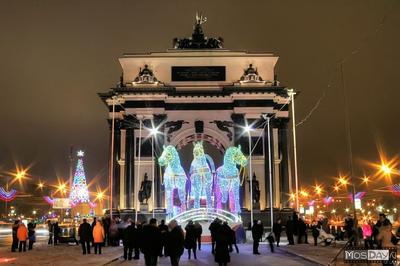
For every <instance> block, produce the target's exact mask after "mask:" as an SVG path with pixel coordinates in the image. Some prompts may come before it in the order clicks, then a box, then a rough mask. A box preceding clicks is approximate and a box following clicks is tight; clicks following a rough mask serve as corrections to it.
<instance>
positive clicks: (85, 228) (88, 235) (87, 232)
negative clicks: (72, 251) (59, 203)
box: [78, 219, 93, 255]
mask: <svg viewBox="0 0 400 266" xmlns="http://www.w3.org/2000/svg"><path fill="white" fill-rule="evenodd" d="M92 233H93V232H92V227H91V226H90V224H89V223H88V222H87V220H86V219H83V221H82V223H81V224H80V225H79V229H78V236H79V238H80V242H81V245H82V254H83V255H86V252H87V254H90V242H91V241H92Z"/></svg>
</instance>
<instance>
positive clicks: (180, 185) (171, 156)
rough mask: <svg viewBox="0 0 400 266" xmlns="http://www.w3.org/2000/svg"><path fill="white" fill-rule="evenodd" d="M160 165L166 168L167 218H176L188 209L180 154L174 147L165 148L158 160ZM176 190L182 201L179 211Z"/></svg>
mask: <svg viewBox="0 0 400 266" xmlns="http://www.w3.org/2000/svg"><path fill="white" fill-rule="evenodd" d="M158 163H159V164H160V166H166V168H165V171H164V178H163V179H164V188H165V205H166V206H165V207H166V209H167V211H166V213H167V217H171V216H175V215H177V214H178V213H181V212H183V211H185V209H186V202H185V198H186V179H187V177H186V173H185V171H184V170H183V168H182V165H181V160H180V158H179V155H178V152H177V151H176V149H175V147H174V146H172V145H168V146H164V149H163V152H162V154H161V156H160V157H159V158H158ZM175 189H176V190H175ZM174 190H175V191H176V192H177V193H178V197H179V200H180V208H179V210H176V208H174V204H173V200H174V198H175V197H174ZM153 193H154V192H153ZM153 204H154V203H153Z"/></svg>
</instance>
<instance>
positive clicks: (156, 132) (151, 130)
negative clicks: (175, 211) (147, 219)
mask: <svg viewBox="0 0 400 266" xmlns="http://www.w3.org/2000/svg"><path fill="white" fill-rule="evenodd" d="M158 133H159V132H158V129H157V128H155V127H154V126H153V127H152V128H151V129H150V136H151V174H152V182H151V190H152V192H153V193H152V197H151V199H152V201H153V212H152V217H153V218H154V216H155V214H154V209H155V207H156V202H155V194H156V193H155V191H154V187H155V186H154V182H155V178H154V176H155V172H154V167H155V165H154V138H155V137H156V136H157V134H158Z"/></svg>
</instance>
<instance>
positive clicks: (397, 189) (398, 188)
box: [389, 184, 400, 197]
mask: <svg viewBox="0 0 400 266" xmlns="http://www.w3.org/2000/svg"><path fill="white" fill-rule="evenodd" d="M389 189H390V191H391V192H392V193H393V194H394V195H396V196H398V197H400V184H394V185H393V186H390V188H389Z"/></svg>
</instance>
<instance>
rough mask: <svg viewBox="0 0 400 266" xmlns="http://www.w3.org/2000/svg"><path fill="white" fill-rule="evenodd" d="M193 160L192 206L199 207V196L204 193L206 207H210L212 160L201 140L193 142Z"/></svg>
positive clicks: (191, 178)
mask: <svg viewBox="0 0 400 266" xmlns="http://www.w3.org/2000/svg"><path fill="white" fill-rule="evenodd" d="M193 146H194V147H193V157H194V158H193V161H192V164H191V165H190V182H191V184H192V187H191V191H192V193H193V196H194V206H193V207H194V208H195V209H197V208H200V197H201V196H203V195H205V196H206V199H207V207H208V208H212V207H213V206H212V197H211V196H212V188H213V172H214V171H215V168H214V162H213V161H212V159H211V157H210V156H208V155H207V154H205V153H204V148H203V142H202V141H200V142H196V143H193ZM210 166H211V167H210Z"/></svg>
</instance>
